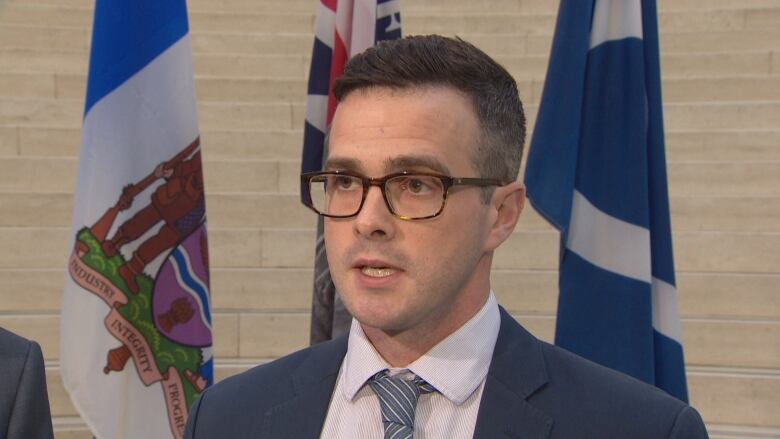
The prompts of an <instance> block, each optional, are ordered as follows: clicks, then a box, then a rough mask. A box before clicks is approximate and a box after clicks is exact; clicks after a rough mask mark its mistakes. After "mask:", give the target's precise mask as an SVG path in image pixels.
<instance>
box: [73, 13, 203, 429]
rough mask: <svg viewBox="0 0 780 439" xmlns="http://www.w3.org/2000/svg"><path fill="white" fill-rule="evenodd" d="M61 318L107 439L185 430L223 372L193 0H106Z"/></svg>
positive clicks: (83, 391)
mask: <svg viewBox="0 0 780 439" xmlns="http://www.w3.org/2000/svg"><path fill="white" fill-rule="evenodd" d="M94 20H95V21H94V27H93V35H92V49H91V55H90V64H89V78H88V82H87V96H86V105H85V112H84V122H83V129H82V142H81V151H80V157H79V170H78V182H77V187H76V195H75V205H74V210H73V228H72V235H71V240H70V243H71V244H70V247H69V249H68V251H69V254H70V258H69V262H68V269H67V272H68V273H67V276H66V281H65V289H64V297H63V305H62V319H61V346H60V352H61V362H62V364H61V367H62V378H63V381H64V384H65V388H66V389H67V390H68V392H69V393H70V397H71V400H72V401H73V404H74V405H75V406H76V408H77V409H78V410H79V413H80V414H81V416H82V418H83V419H84V421H85V422H86V423H87V425H88V426H89V428H90V429H91V430H92V433H93V434H94V435H95V436H96V437H98V438H165V437H173V438H180V437H182V436H183V433H184V427H185V424H186V420H187V412H188V409H189V407H190V405H191V404H192V403H193V402H194V401H195V399H196V398H197V397H198V396H199V395H200V393H201V392H202V391H203V390H204V389H205V387H206V386H208V385H209V384H211V382H212V381H213V367H212V364H213V363H212V351H211V344H212V343H211V314H210V310H209V269H208V266H209V264H208V243H207V239H206V220H205V219H206V216H205V202H204V188H203V173H202V167H201V151H200V140H199V134H198V125H197V119H198V118H197V111H196V103H195V88H194V80H193V74H192V50H191V48H190V38H189V34H188V23H187V10H186V5H185V3H184V1H183V0H171V1H152V0H133V1H129V0H119V1H117V0H97V2H96V5H95V19H94Z"/></svg>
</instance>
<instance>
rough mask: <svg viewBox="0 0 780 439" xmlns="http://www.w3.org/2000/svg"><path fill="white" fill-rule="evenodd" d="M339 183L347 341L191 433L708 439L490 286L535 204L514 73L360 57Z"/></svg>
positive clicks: (321, 196)
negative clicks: (525, 319)
mask: <svg viewBox="0 0 780 439" xmlns="http://www.w3.org/2000/svg"><path fill="white" fill-rule="evenodd" d="M334 94H335V96H336V98H337V100H338V101H339V105H338V107H337V110H336V113H335V116H334V119H333V124H332V127H331V132H330V133H329V152H328V156H327V161H326V164H325V171H324V172H318V173H311V174H305V175H303V176H302V182H303V183H304V187H305V195H306V197H307V200H306V201H307V204H308V205H309V207H311V208H312V209H313V210H315V211H316V212H318V213H319V214H321V215H324V216H325V217H326V218H325V244H326V250H327V254H328V263H329V266H330V270H331V275H332V277H333V280H334V283H335V285H336V287H337V290H338V291H339V293H340V294H341V298H342V299H343V301H344V304H345V306H346V307H347V309H348V310H349V311H350V313H351V314H352V315H353V316H354V318H355V319H354V320H353V323H352V327H351V330H350V333H349V335H348V337H342V338H339V339H336V340H333V341H330V342H327V343H323V344H320V345H318V346H314V347H311V348H309V349H305V350H303V351H300V352H297V353H294V354H292V355H290V356H288V357H285V358H282V359H280V360H277V361H274V362H272V363H269V364H266V365H263V366H259V367H257V368H254V369H252V370H250V371H248V372H246V373H244V374H241V375H239V376H236V377H233V378H230V379H227V380H225V381H223V382H222V383H220V384H218V385H217V386H215V387H213V388H212V389H209V390H207V391H206V392H205V393H204V394H203V395H202V397H201V399H200V401H199V402H197V403H196V404H195V405H194V406H193V409H192V410H191V413H190V418H189V422H188V429H187V436H188V437H191V438H205V437H218V436H219V437H257V438H313V437H322V438H381V437H385V438H391V437H393V438H394V437H402V438H411V437H413V436H414V437H417V438H445V437H446V438H468V437H477V438H502V437H511V438H597V437H598V438H618V437H626V438H648V439H649V438H705V437H707V434H706V431H705V429H704V426H703V424H702V421H701V419H700V418H699V416H698V414H697V413H696V411H695V410H693V409H692V408H690V407H689V406H687V405H685V404H683V403H682V402H680V401H678V400H675V399H673V398H672V397H670V396H668V395H667V394H665V393H664V392H662V391H660V390H657V389H655V388H653V387H650V386H648V385H646V384H643V383H640V382H639V381H636V380H634V379H632V378H629V377H628V376H625V375H622V374H620V373H617V372H614V371H612V370H609V369H606V368H603V367H601V366H598V365H595V364H593V363H591V362H589V361H586V360H584V359H582V358H579V357H577V356H575V355H573V354H571V353H568V352H566V351H564V350H562V349H559V348H556V347H554V346H551V345H548V344H546V343H543V342H541V341H538V340H537V339H535V338H534V337H533V336H532V335H531V334H529V333H528V332H527V331H526V330H525V329H523V328H522V327H521V326H520V325H519V324H518V323H517V322H516V321H515V320H513V319H512V318H511V317H510V316H509V315H508V314H507V313H506V312H505V311H504V310H503V309H501V308H500V307H499V306H498V305H497V303H496V299H495V297H494V295H493V292H492V291H491V288H490V266H491V261H492V258H493V252H494V250H495V249H496V248H497V247H498V246H499V245H501V243H502V242H504V241H505V240H506V239H507V238H508V237H509V236H510V235H511V234H512V232H513V230H514V227H515V224H516V222H517V220H518V217H519V215H520V212H521V211H522V208H523V202H524V188H523V186H522V184H521V183H518V182H516V181H515V180H516V178H517V174H518V170H519V167H520V159H521V156H522V147H523V142H524V137H525V118H524V115H523V110H522V105H521V103H520V99H519V97H518V94H517V87H516V85H515V82H514V80H513V79H512V78H511V76H510V75H509V74H508V73H507V72H506V71H505V70H504V69H503V68H502V67H500V66H499V65H498V64H496V63H495V62H494V61H493V60H492V59H490V58H489V57H488V56H487V55H485V54H484V53H483V52H481V51H480V50H478V49H477V48H475V47H474V46H472V45H470V44H468V43H466V42H463V41H461V40H453V39H448V38H443V37H439V36H428V37H410V38H405V39H402V40H395V41H390V42H383V43H381V44H379V45H377V46H376V47H375V48H372V49H369V50H367V51H366V52H365V53H363V54H361V55H358V56H356V57H354V58H353V59H352V60H350V62H349V63H348V65H347V67H346V69H345V72H344V76H343V77H342V78H340V79H339V80H338V81H337V83H336V85H335V87H334Z"/></svg>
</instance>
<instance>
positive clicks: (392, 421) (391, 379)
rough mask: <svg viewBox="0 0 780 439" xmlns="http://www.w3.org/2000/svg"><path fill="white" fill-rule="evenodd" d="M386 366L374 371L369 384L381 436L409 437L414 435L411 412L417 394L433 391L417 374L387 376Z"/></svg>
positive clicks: (414, 407)
mask: <svg viewBox="0 0 780 439" xmlns="http://www.w3.org/2000/svg"><path fill="white" fill-rule="evenodd" d="M387 372H388V371H387V370H383V371H381V372H379V373H377V374H376V375H374V376H373V377H372V378H371V380H369V385H370V386H371V388H372V389H373V390H374V393H376V395H377V396H378V397H379V405H380V407H381V408H382V424H383V425H384V429H385V438H386V439H387V438H393V439H400V438H402V439H411V438H412V437H413V436H414V412H415V409H416V408H417V399H418V398H419V397H420V394H423V393H430V392H433V391H434V390H435V389H434V388H433V386H431V385H430V384H428V383H427V382H425V380H423V379H422V378H420V377H415V378H414V379H412V380H404V379H402V378H401V377H398V376H390V375H388V373H387Z"/></svg>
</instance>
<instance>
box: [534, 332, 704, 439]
mask: <svg viewBox="0 0 780 439" xmlns="http://www.w3.org/2000/svg"><path fill="white" fill-rule="evenodd" d="M540 343H541V344H542V345H541V349H542V353H543V355H544V359H545V363H546V368H547V372H548V383H547V385H546V386H545V388H544V389H542V390H541V391H540V392H539V393H537V394H536V395H534V396H533V399H534V400H535V401H536V402H537V404H539V405H541V406H543V407H545V409H546V411H548V412H550V413H551V414H553V417H554V419H557V420H558V421H559V422H558V423H557V424H558V425H557V428H558V429H560V430H562V431H566V432H567V434H573V435H574V436H572V437H591V436H592V435H596V436H601V437H607V436H608V437H636V438H640V437H648V438H650V437H653V438H655V437H665V438H678V437H690V438H706V437H707V433H706V430H705V428H704V424H703V422H702V421H701V417H700V416H699V414H698V413H697V412H696V410H695V409H693V408H692V407H691V406H689V405H688V404H686V403H684V402H682V401H680V400H678V399H677V398H674V397H672V396H671V395H669V394H668V393H666V392H664V391H663V390H660V389H658V388H656V387H654V386H651V385H649V384H647V383H644V382H642V381H639V380H637V379H635V378H633V377H630V376H628V375H626V374H623V373H620V372H617V371H615V370H612V369H609V368H607V367H604V366H601V365H599V364H596V363H594V362H592V361H590V360H587V359H585V358H582V357H580V356H578V355H575V354H573V353H571V352H569V351H566V350H564V349H561V348H559V347H557V346H553V345H550V344H548V343H544V342H540ZM575 433H576V434H575ZM582 433H586V434H584V435H583V436H578V435H579V434H582ZM564 436H566V435H564Z"/></svg>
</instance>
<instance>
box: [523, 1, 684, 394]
mask: <svg viewBox="0 0 780 439" xmlns="http://www.w3.org/2000/svg"><path fill="white" fill-rule="evenodd" d="M666 182H667V178H666V161H665V157H664V132H663V117H662V103H661V82H660V69H659V51H658V25H657V14H656V6H655V1H654V0H595V1H594V0H589V1H583V0H562V1H561V3H560V10H559V13H558V21H557V25H556V31H555V37H554V40H553V47H552V53H551V58H550V64H549V69H548V72H547V79H546V83H545V86H544V93H543V96H542V102H541V105H540V108H539V115H538V117H537V122H536V127H535V129H534V134H533V139H532V144H531V149H530V151H529V157H528V165H527V168H526V173H525V183H526V185H527V187H528V196H529V198H530V200H531V202H532V204H533V205H534V207H535V208H536V209H537V210H538V211H539V212H540V213H541V214H542V215H543V216H544V217H545V218H547V219H548V220H549V221H550V222H551V223H552V224H553V225H554V226H555V227H556V228H557V229H558V230H560V232H561V255H560V278H559V282H560V297H559V302H558V318H557V327H556V334H555V342H556V344H558V345H559V346H562V347H564V348H566V349H569V350H571V351H573V352H575V353H577V354H579V355H582V356H584V357H586V358H589V359H591V360H594V361H596V362H598V363H601V364H603V365H606V366H609V367H612V368H614V369H617V370H620V371H622V372H625V373H627V374H629V375H632V376H634V377H636V378H638V379H641V380H643V381H645V382H648V383H652V384H655V385H656V386H657V387H660V388H661V389H664V390H666V391H667V392H668V393H670V394H671V395H673V396H676V397H677V398H679V399H681V400H683V401H687V386H686V379H685V367H684V361H683V349H682V344H681V337H680V322H679V317H678V313H677V292H676V289H675V275H674V261H673V258H672V234H671V224H670V220H669V198H668V193H667V186H666Z"/></svg>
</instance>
